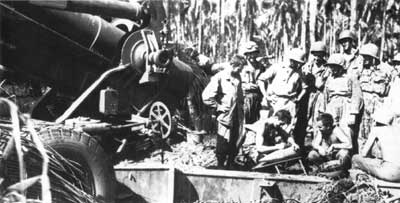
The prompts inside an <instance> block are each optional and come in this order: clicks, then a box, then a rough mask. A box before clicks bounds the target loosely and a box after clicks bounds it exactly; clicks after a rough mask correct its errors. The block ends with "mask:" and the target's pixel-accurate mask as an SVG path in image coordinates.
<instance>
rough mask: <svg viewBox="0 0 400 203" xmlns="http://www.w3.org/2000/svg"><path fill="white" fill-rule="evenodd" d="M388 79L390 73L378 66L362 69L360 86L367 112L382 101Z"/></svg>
mask: <svg viewBox="0 0 400 203" xmlns="http://www.w3.org/2000/svg"><path fill="white" fill-rule="evenodd" d="M390 79H391V75H390V74H389V73H387V71H385V70H382V69H381V68H380V66H377V67H376V68H374V67H371V68H370V69H363V70H362V72H361V74H360V86H361V89H362V91H363V96H364V102H365V108H366V110H367V111H368V112H369V113H373V112H374V110H375V109H376V108H379V106H380V104H381V103H382V102H383V97H385V96H386V95H387V93H388V90H389V83H390Z"/></svg>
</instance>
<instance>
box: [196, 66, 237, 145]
mask: <svg viewBox="0 0 400 203" xmlns="http://www.w3.org/2000/svg"><path fill="white" fill-rule="evenodd" d="M202 98H203V102H204V104H206V105H208V106H210V107H215V108H216V109H217V112H218V113H219V115H218V117H217V120H218V122H219V124H220V125H219V127H218V134H219V135H221V136H223V137H224V138H225V139H227V140H230V139H232V138H231V137H230V134H231V133H233V132H229V131H230V129H231V128H232V127H238V126H234V125H233V121H234V120H235V119H237V120H238V121H239V127H238V132H235V134H236V133H237V134H239V135H240V134H241V131H242V126H243V123H242V121H243V91H242V86H241V78H240V77H232V76H231V73H230V70H229V69H225V70H223V71H221V72H218V73H217V74H216V75H214V76H213V77H212V78H211V81H210V83H209V84H208V85H207V87H206V88H205V89H204V91H203V94H202ZM235 117H237V118H235Z"/></svg>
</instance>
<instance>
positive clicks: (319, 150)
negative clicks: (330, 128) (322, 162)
mask: <svg viewBox="0 0 400 203" xmlns="http://www.w3.org/2000/svg"><path fill="white" fill-rule="evenodd" d="M318 153H319V154H320V155H321V156H326V154H327V153H326V150H325V149H324V148H322V147H319V148H318Z"/></svg>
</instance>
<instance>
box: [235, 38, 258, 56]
mask: <svg viewBox="0 0 400 203" xmlns="http://www.w3.org/2000/svg"><path fill="white" fill-rule="evenodd" d="M259 51H260V49H259V47H258V45H257V43H255V42H254V41H248V42H245V43H243V44H241V45H240V48H239V54H240V55H245V54H248V53H252V52H259Z"/></svg>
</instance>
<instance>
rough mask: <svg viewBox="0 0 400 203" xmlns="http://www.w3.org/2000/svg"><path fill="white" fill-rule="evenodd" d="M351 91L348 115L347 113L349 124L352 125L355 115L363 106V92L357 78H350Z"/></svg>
mask: <svg viewBox="0 0 400 203" xmlns="http://www.w3.org/2000/svg"><path fill="white" fill-rule="evenodd" d="M351 85H352V93H351V104H350V115H349V123H348V124H349V125H354V124H355V120H356V115H357V114H359V113H360V111H361V108H362V106H363V96H362V95H363V93H362V90H361V86H360V82H359V81H358V79H357V78H355V77H352V78H351Z"/></svg>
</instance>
